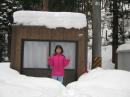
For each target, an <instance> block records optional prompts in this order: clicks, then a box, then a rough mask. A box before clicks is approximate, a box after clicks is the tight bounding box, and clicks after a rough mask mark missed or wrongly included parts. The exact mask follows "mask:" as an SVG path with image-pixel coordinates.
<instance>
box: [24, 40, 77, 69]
mask: <svg viewBox="0 0 130 97" xmlns="http://www.w3.org/2000/svg"><path fill="white" fill-rule="evenodd" d="M56 45H61V46H62V47H63V49H64V55H65V56H66V58H67V57H69V58H70V64H69V65H68V66H67V67H66V68H65V69H75V64H76V59H75V58H76V43H74V42H55V41H52V42H50V45H49V42H47V41H24V56H23V68H42V69H43V68H44V69H46V68H48V56H49V52H50V55H53V54H54V50H55V47H56ZM49 46H50V47H49Z"/></svg>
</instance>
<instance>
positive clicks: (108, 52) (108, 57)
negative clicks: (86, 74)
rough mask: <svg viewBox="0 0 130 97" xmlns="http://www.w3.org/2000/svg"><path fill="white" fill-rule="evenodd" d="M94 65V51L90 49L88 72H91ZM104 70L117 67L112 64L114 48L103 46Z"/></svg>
mask: <svg viewBox="0 0 130 97" xmlns="http://www.w3.org/2000/svg"><path fill="white" fill-rule="evenodd" d="M91 63H92V49H91V48H89V49H88V70H91ZM102 68H103V69H114V68H115V65H114V64H113V63H112V46H111V45H108V46H102Z"/></svg>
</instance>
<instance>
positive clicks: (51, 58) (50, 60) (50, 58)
mask: <svg viewBox="0 0 130 97" xmlns="http://www.w3.org/2000/svg"><path fill="white" fill-rule="evenodd" d="M48 64H49V65H50V66H53V57H49V58H48Z"/></svg>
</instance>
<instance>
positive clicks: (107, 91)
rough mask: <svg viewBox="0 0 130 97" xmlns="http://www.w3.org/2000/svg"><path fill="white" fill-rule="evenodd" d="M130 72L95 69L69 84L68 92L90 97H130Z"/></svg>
mask: <svg viewBox="0 0 130 97" xmlns="http://www.w3.org/2000/svg"><path fill="white" fill-rule="evenodd" d="M129 82H130V72H127V71H123V70H104V69H101V68H96V69H94V70H92V71H90V72H89V73H88V74H87V73H86V74H84V75H82V76H81V77H80V78H79V79H78V81H76V82H73V83H70V84H69V85H68V86H67V89H68V90H73V91H75V92H76V93H77V92H78V93H80V94H82V95H91V96H92V97H130V84H129Z"/></svg>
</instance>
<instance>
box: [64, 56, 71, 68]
mask: <svg viewBox="0 0 130 97" xmlns="http://www.w3.org/2000/svg"><path fill="white" fill-rule="evenodd" d="M69 62H70V59H66V58H64V66H67V65H68V64H69Z"/></svg>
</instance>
